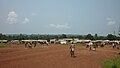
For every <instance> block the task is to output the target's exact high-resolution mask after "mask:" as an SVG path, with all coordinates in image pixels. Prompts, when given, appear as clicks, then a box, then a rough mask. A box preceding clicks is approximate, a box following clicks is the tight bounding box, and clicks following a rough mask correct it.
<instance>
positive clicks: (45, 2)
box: [0, 0, 120, 35]
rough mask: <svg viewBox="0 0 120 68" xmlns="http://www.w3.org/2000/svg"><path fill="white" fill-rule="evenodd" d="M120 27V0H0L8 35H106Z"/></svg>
mask: <svg viewBox="0 0 120 68" xmlns="http://www.w3.org/2000/svg"><path fill="white" fill-rule="evenodd" d="M119 24H120V0H0V32H1V33H5V34H14V33H17V34H19V33H22V34H36V33H39V34H80V35H86V34H89V33H90V34H93V35H94V34H95V33H97V34H98V35H107V34H109V33H112V34H113V32H114V31H116V34H117V32H118V25H119Z"/></svg>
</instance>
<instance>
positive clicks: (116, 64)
mask: <svg viewBox="0 0 120 68" xmlns="http://www.w3.org/2000/svg"><path fill="white" fill-rule="evenodd" d="M103 68H120V58H115V59H111V60H106V61H104V62H103Z"/></svg>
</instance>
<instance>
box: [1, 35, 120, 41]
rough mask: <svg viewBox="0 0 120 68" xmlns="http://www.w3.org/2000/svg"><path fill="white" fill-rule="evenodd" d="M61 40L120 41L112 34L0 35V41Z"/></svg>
mask: <svg viewBox="0 0 120 68" xmlns="http://www.w3.org/2000/svg"><path fill="white" fill-rule="evenodd" d="M63 38H78V39H87V40H88V39H89V40H120V37H119V36H115V35H112V34H108V35H107V36H98V35H97V34H95V35H91V34H87V35H67V34H60V35H40V34H31V35H26V34H16V35H5V34H0V40H28V39H29V40H38V39H44V40H48V41H49V40H50V39H57V40H58V39H63Z"/></svg>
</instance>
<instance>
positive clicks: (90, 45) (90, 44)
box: [88, 42, 93, 50]
mask: <svg viewBox="0 0 120 68" xmlns="http://www.w3.org/2000/svg"><path fill="white" fill-rule="evenodd" d="M88 45H89V47H90V50H91V49H92V45H93V43H92V42H90V43H89V44H88Z"/></svg>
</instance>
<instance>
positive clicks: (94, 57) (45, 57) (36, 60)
mask: <svg viewBox="0 0 120 68" xmlns="http://www.w3.org/2000/svg"><path fill="white" fill-rule="evenodd" d="M116 52H118V50H116V49H112V48H110V47H104V48H100V47H99V48H98V49H97V51H89V49H87V48H85V47H84V46H76V50H75V55H76V57H75V58H71V57H70V53H69V46H65V45H49V46H46V45H40V46H37V47H36V48H33V49H29V48H24V46H23V45H13V46H9V47H4V48H0V68H102V65H101V62H102V61H103V60H105V59H111V58H115V57H120V56H118V55H117V54H116Z"/></svg>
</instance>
